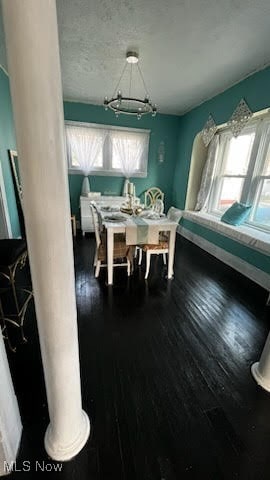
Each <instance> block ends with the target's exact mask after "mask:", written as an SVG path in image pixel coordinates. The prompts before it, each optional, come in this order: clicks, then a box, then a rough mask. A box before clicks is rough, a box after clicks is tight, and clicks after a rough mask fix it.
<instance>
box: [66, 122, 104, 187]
mask: <svg viewBox="0 0 270 480" xmlns="http://www.w3.org/2000/svg"><path fill="white" fill-rule="evenodd" d="M66 132H67V143H68V152H69V155H74V157H75V158H76V161H77V162H78V164H79V168H80V170H81V171H82V172H83V174H84V176H85V178H84V183H83V185H84V193H87V190H88V191H89V190H90V188H89V180H88V175H89V174H90V173H91V172H92V170H93V167H94V165H95V163H96V162H97V160H98V156H99V155H100V153H101V152H102V149H103V144H104V140H105V137H106V131H105V130H101V129H98V128H90V127H81V126H78V127H77V126H73V125H67V126H66Z"/></svg>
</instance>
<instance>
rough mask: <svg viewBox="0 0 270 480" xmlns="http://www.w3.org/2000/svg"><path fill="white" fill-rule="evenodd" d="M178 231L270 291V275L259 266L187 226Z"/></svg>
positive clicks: (180, 227) (179, 227) (179, 228)
mask: <svg viewBox="0 0 270 480" xmlns="http://www.w3.org/2000/svg"><path fill="white" fill-rule="evenodd" d="M177 233H179V234H180V235H182V236H183V237H185V238H186V239H187V240H190V241H191V242H193V243H195V245H198V247H200V248H202V249H203V250H205V251H206V252H208V253H210V254H211V255H213V256H214V257H216V258H218V260H221V261H222V262H223V263H226V265H229V266H230V267H232V268H234V269H235V270H237V271H238V272H240V273H242V275H245V276H246V277H248V278H249V279H250V280H253V282H255V283H257V284H258V285H260V286H261V287H263V288H265V289H266V290H268V291H270V275H268V274H267V273H265V272H263V271H262V270H260V269H259V268H256V267H254V266H253V265H250V264H249V263H247V262H245V261H244V260H242V259H241V258H239V257H236V256H235V255H232V254H231V253H229V252H227V251H226V250H223V248H220V247H218V246H217V245H215V244H214V243H211V242H209V241H208V240H205V239H204V238H202V237H200V236H199V235H197V234H196V233H193V232H191V231H190V230H188V229H187V228H185V227H182V226H181V225H179V226H178V227H177Z"/></svg>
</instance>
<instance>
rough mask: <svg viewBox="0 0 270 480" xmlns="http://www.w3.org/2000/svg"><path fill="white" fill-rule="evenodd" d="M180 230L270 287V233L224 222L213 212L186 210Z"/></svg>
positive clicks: (253, 278)
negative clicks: (212, 213)
mask: <svg viewBox="0 0 270 480" xmlns="http://www.w3.org/2000/svg"><path fill="white" fill-rule="evenodd" d="M178 232H179V233H180V234H181V235H183V236H184V237H185V238H187V239H189V240H191V241H192V242H193V243H195V244H197V245H198V246H199V247H201V248H203V249H204V250H206V251H207V252H209V253H211V254H212V255H214V256H215V257H217V258H219V259H220V260H221V261H223V262H224V263H226V264H228V265H230V266H231V267H233V268H235V269H236V270H238V271H239V272H241V273H242V274H243V275H246V276H247V277H249V278H250V279H251V280H253V281H255V282H256V283H258V284H259V285H261V286H262V287H263V288H265V289H266V290H268V291H269V290H270V234H268V233H265V232H263V231H260V230H258V229H255V228H252V227H249V226H248V225H246V224H245V225H241V226H239V227H235V226H232V225H228V224H226V223H224V222H221V221H220V219H219V218H217V217H215V216H214V215H210V214H208V213H204V212H203V213H202V212H193V211H189V210H188V211H184V212H183V217H182V219H181V221H180V225H179V228H178Z"/></svg>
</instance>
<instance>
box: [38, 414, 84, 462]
mask: <svg viewBox="0 0 270 480" xmlns="http://www.w3.org/2000/svg"><path fill="white" fill-rule="evenodd" d="M89 434H90V421H89V418H88V415H87V414H86V413H85V412H84V410H82V421H81V429H80V432H79V435H78V436H77V438H76V439H75V440H74V441H73V442H72V443H71V444H69V445H66V446H63V445H57V444H56V442H55V441H54V439H53V437H52V429H51V424H49V425H48V428H47V430H46V433H45V438H44V444H45V449H46V452H47V453H48V455H49V456H50V457H51V458H52V459H53V460H57V461H59V462H65V461H67V460H71V458H73V457H75V456H76V455H77V454H78V453H79V452H80V451H81V449H82V448H83V447H84V445H85V444H86V442H87V440H88V437H89Z"/></svg>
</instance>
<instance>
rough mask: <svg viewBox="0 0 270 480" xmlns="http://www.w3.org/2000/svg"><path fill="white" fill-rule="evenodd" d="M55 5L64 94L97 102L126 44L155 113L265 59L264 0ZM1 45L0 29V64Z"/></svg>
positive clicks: (268, 10) (181, 104) (81, 0)
mask: <svg viewBox="0 0 270 480" xmlns="http://www.w3.org/2000/svg"><path fill="white" fill-rule="evenodd" d="M56 3H57V10H58V23H59V36H60V53H61V64H62V78H63V90H64V97H65V98H66V99H69V100H76V101H83V102H89V103H94V104H102V102H103V98H104V95H106V94H108V95H111V94H112V92H113V89H114V86H115V84H116V83H117V80H118V79H119V77H120V73H121V71H122V68H123V66H124V62H125V53H126V51H127V49H129V48H135V49H137V50H138V52H139V55H140V65H141V68H142V71H143V74H144V77H145V80H146V84H147V86H148V89H149V91H150V95H151V98H152V100H153V101H154V102H156V103H157V104H158V107H159V111H161V112H163V113H174V114H182V113H183V112H185V111H187V110H189V109H191V108H192V107H194V106H195V105H198V104H199V103H201V102H203V101H204V100H206V99H207V98H210V97H212V96H214V95H215V94H217V93H219V92H220V91H222V90H225V89H226V88H228V87H229V86H231V85H233V84H234V83H236V82H238V81H239V80H241V79H242V78H244V77H246V76H247V75H249V74H250V73H252V72H254V71H255V70H259V69H261V68H263V67H264V66H265V65H267V64H269V63H270V42H269V31H270V28H269V27H270V1H269V0H167V1H166V0H57V2H56ZM1 44H2V42H1V32H0V63H2V64H4V65H5V55H4V51H3V48H2V46H1ZM136 83H137V82H136ZM142 93H143V92H142V91H141V94H142Z"/></svg>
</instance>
